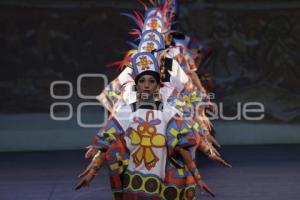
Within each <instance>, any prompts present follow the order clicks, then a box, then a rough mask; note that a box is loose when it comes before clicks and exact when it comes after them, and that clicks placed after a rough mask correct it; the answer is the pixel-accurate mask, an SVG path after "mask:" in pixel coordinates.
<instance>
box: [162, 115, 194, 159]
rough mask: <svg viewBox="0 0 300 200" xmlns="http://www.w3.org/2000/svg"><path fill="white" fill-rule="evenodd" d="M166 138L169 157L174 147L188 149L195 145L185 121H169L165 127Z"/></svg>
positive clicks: (191, 132)
mask: <svg viewBox="0 0 300 200" xmlns="http://www.w3.org/2000/svg"><path fill="white" fill-rule="evenodd" d="M166 136H167V147H168V149H169V154H170V155H172V154H173V151H174V149H175V147H176V146H180V147H182V148H190V147H193V146H195V145H196V137H195V135H194V132H193V130H192V126H191V124H190V121H188V120H185V119H175V118H173V119H171V120H170V122H169V123H168V126H167V130H166Z"/></svg>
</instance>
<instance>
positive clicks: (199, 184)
mask: <svg viewBox="0 0 300 200" xmlns="http://www.w3.org/2000/svg"><path fill="white" fill-rule="evenodd" d="M197 185H198V186H199V187H200V189H201V190H203V191H205V192H207V193H208V194H209V195H210V196H212V197H215V194H214V192H213V191H212V190H211V189H210V188H209V187H208V186H207V184H206V183H205V182H204V181H203V180H202V179H199V180H197Z"/></svg>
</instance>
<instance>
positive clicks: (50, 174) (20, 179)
mask: <svg viewBox="0 0 300 200" xmlns="http://www.w3.org/2000/svg"><path fill="white" fill-rule="evenodd" d="M19 142H26V141H19ZM220 151H221V153H222V154H223V155H224V156H223V157H224V158H225V159H226V160H227V161H228V162H230V163H231V164H232V165H233V168H232V169H224V168H222V167H221V166H218V165H216V164H214V163H211V162H207V161H203V162H202V165H201V168H200V170H201V173H202V175H203V176H204V178H205V180H206V182H207V183H208V184H209V186H210V187H211V188H212V189H213V190H214V191H215V193H216V198H215V199H216V200H283V199H286V200H294V199H299V198H300V187H299V184H300V145H269V146H226V147H222V149H221V150H220ZM83 155H84V151H55V152H20V153H0V157H1V159H0V199H1V200H108V199H111V194H110V187H109V181H108V175H107V169H106V168H103V169H102V171H101V172H100V173H99V175H98V177H96V179H95V180H94V182H93V183H92V185H91V186H90V187H89V188H83V189H81V190H80V191H74V186H75V185H76V183H77V181H78V179H77V175H78V174H79V173H80V172H81V170H83V169H84V167H85V166H86V165H87V163H88V161H86V160H84V159H83ZM198 199H203V200H207V199H212V198H210V197H208V196H207V195H201V196H199V197H198Z"/></svg>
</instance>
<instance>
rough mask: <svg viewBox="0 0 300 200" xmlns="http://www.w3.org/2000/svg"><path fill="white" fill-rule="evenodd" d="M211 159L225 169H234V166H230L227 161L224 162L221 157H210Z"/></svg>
mask: <svg viewBox="0 0 300 200" xmlns="http://www.w3.org/2000/svg"><path fill="white" fill-rule="evenodd" d="M209 159H211V160H212V161H215V162H217V163H219V164H221V165H223V166H224V167H227V168H232V166H231V165H230V164H228V163H227V162H226V161H225V160H223V159H222V158H221V157H219V156H217V155H212V156H209Z"/></svg>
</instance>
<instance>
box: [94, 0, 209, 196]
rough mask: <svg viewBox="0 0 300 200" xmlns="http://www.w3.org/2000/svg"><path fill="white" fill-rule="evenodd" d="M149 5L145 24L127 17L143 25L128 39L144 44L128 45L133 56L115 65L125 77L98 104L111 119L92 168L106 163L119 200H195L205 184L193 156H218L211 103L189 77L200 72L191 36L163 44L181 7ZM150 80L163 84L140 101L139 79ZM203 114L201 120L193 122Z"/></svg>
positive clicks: (102, 132)
mask: <svg viewBox="0 0 300 200" xmlns="http://www.w3.org/2000/svg"><path fill="white" fill-rule="evenodd" d="M144 6H145V8H146V10H147V11H146V13H145V15H144V17H143V16H142V15H141V14H140V13H139V12H134V14H133V15H129V14H124V15H126V16H128V17H130V18H131V19H133V20H134V21H135V22H136V24H137V25H138V27H139V29H133V31H132V32H131V33H130V34H131V35H134V36H137V38H138V39H139V40H140V42H139V45H135V44H133V43H130V44H131V45H132V46H133V47H135V49H134V50H130V51H129V52H128V53H127V54H126V56H125V57H124V59H123V60H122V61H120V62H116V63H113V64H118V65H120V68H122V69H123V68H124V70H123V71H122V72H121V74H120V75H119V76H118V77H117V78H116V79H115V80H113V81H112V82H111V83H110V84H109V85H108V86H107V87H106V88H105V89H104V91H103V92H102V93H101V94H100V95H99V96H98V97H97V98H98V100H100V101H101V102H102V104H103V105H105V107H106V108H107V109H108V110H109V111H110V112H111V117H110V119H109V121H108V122H107V124H106V126H105V127H103V128H102V129H101V130H100V131H99V132H98V133H97V135H96V137H95V143H94V145H96V146H97V147H98V148H99V152H98V154H97V155H96V156H95V157H94V160H93V161H92V164H93V165H92V166H93V169H95V170H96V171H97V170H98V169H99V167H100V166H101V165H102V164H103V162H104V161H106V163H107V164H108V166H109V169H110V177H111V186H112V191H113V193H114V198H115V199H136V200H138V199H153V200H154V199H157V200H159V199H166V200H171V199H178V200H181V199H195V198H196V196H195V188H196V185H197V184H198V185H199V181H200V179H201V176H200V174H199V172H198V169H197V167H196V165H195V162H194V159H195V151H196V150H197V148H200V149H201V150H203V151H205V153H207V154H209V155H210V156H211V155H214V148H213V147H212V144H211V142H210V141H209V140H208V138H207V135H208V134H209V130H210V123H209V120H208V119H207V118H206V116H205V113H204V112H203V110H205V106H206V103H207V102H208V101H209V99H208V98H207V94H206V91H205V90H204V89H203V88H199V87H196V86H194V84H193V81H192V79H191V78H190V76H189V75H188V74H187V73H188V72H189V71H195V70H196V65H195V62H194V60H193V55H192V52H191V51H190V50H189V49H188V44H189V39H187V38H188V37H185V38H184V39H183V40H181V39H180V38H179V39H178V38H177V39H174V40H173V43H174V44H173V45H170V44H168V45H166V44H165V38H166V35H167V34H169V33H170V32H171V28H172V24H173V20H174V19H175V18H176V15H177V12H178V4H177V2H176V1H174V0H173V1H172V0H171V1H162V2H161V4H159V5H155V4H154V7H152V8H147V6H146V5H145V4H144ZM145 74H149V75H152V76H153V77H157V76H158V77H159V78H158V80H161V83H160V84H161V86H162V87H161V88H160V90H159V91H158V92H157V94H156V97H155V98H154V100H153V101H151V102H143V101H139V99H141V98H142V97H141V96H140V94H138V93H137V91H136V90H135V85H136V80H137V79H138V78H139V77H142V76H143V75H145ZM199 112H200V115H201V116H202V118H201V120H202V121H201V120H199V119H198V118H196V117H195V116H196V115H197V114H199Z"/></svg>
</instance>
